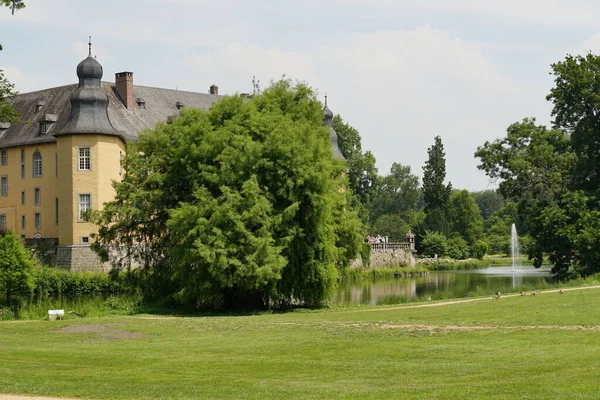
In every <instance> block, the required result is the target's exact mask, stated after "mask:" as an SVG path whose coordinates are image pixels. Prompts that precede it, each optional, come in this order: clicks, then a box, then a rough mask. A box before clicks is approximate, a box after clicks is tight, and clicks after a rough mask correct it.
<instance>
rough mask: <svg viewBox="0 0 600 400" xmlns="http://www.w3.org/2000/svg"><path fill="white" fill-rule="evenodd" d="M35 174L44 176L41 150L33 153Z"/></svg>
mask: <svg viewBox="0 0 600 400" xmlns="http://www.w3.org/2000/svg"><path fill="white" fill-rule="evenodd" d="M33 176H42V154H41V153H40V152H39V151H36V152H35V153H33Z"/></svg>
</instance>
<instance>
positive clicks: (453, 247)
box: [446, 236, 469, 260]
mask: <svg viewBox="0 0 600 400" xmlns="http://www.w3.org/2000/svg"><path fill="white" fill-rule="evenodd" d="M446 255H447V256H448V257H450V258H453V259H455V260H464V259H465V258H467V257H468V256H469V244H468V243H467V241H466V240H465V239H463V238H461V237H460V236H457V237H453V238H450V239H448V241H447V249H446Z"/></svg>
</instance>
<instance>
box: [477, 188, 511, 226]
mask: <svg viewBox="0 0 600 400" xmlns="http://www.w3.org/2000/svg"><path fill="white" fill-rule="evenodd" d="M471 196H473V199H475V203H477V207H479V211H480V212H481V217H482V218H483V219H484V220H487V219H488V218H489V217H491V216H492V214H494V213H495V212H496V211H498V210H500V209H501V208H502V207H504V198H503V197H502V195H501V194H500V193H498V192H497V191H496V190H482V191H480V192H471Z"/></svg>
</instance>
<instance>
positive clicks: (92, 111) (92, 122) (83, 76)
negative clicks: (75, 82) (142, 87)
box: [56, 37, 118, 136]
mask: <svg viewBox="0 0 600 400" xmlns="http://www.w3.org/2000/svg"><path fill="white" fill-rule="evenodd" d="M88 46H89V54H88V56H87V58H86V59H85V60H83V61H81V62H80V63H79V65H77V76H78V77H79V87H78V88H77V89H76V90H75V91H74V92H73V94H72V95H71V114H70V116H69V120H68V122H67V124H66V125H65V126H64V127H63V129H62V130H61V131H60V132H58V133H57V134H56V135H72V134H81V133H89V134H100V135H115V136H117V135H118V133H117V132H116V131H115V129H114V128H113V126H112V125H111V123H110V121H109V120H108V98H107V97H106V94H105V93H104V91H102V88H101V87H100V82H101V79H102V65H100V63H99V62H98V61H96V59H95V58H93V57H92V40H91V37H90V42H89V43H88Z"/></svg>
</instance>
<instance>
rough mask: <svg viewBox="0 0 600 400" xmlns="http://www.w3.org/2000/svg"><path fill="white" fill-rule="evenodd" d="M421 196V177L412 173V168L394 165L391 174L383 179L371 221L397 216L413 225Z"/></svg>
mask: <svg viewBox="0 0 600 400" xmlns="http://www.w3.org/2000/svg"><path fill="white" fill-rule="evenodd" d="M420 196H421V191H420V188H419V177H418V176H416V175H414V174H413V173H412V172H411V169H410V166H408V165H402V164H399V163H393V164H392V168H391V169H390V173H389V174H388V175H386V176H384V177H383V178H382V179H381V185H380V187H379V190H378V192H377V195H376V196H375V199H374V201H373V205H372V207H371V220H372V221H375V220H377V219H378V218H379V216H381V215H385V214H397V215H399V216H400V217H401V218H402V219H403V220H404V221H405V222H406V223H408V224H413V223H414V214H415V212H416V208H417V202H418V201H419V197H420Z"/></svg>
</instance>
